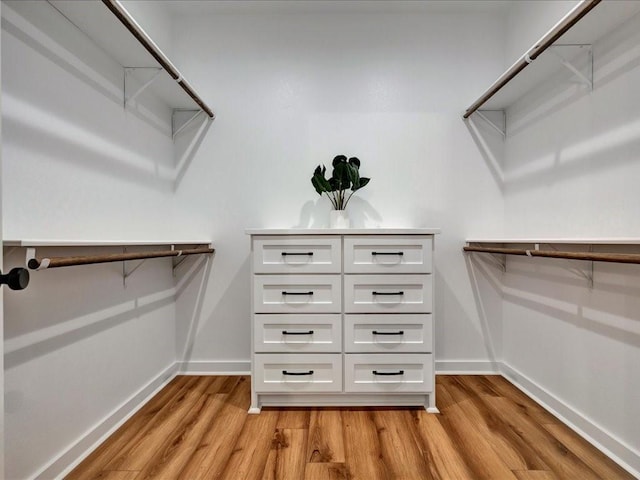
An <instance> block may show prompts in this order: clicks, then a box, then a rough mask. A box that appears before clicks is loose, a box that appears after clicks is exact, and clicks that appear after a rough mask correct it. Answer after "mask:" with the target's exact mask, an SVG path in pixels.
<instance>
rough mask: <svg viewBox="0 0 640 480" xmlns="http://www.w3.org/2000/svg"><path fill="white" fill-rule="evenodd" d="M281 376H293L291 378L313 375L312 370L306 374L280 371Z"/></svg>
mask: <svg viewBox="0 0 640 480" xmlns="http://www.w3.org/2000/svg"><path fill="white" fill-rule="evenodd" d="M282 374H283V375H293V376H298V377H299V376H302V375H313V370H309V371H308V372H288V371H286V370H282Z"/></svg>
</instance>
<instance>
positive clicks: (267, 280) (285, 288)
mask: <svg viewBox="0 0 640 480" xmlns="http://www.w3.org/2000/svg"><path fill="white" fill-rule="evenodd" d="M340 283H341V282H340V275H255V276H254V277H253V306H254V312H256V313H340V311H341V309H342V297H341V294H340Z"/></svg>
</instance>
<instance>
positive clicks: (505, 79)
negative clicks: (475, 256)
mask: <svg viewBox="0 0 640 480" xmlns="http://www.w3.org/2000/svg"><path fill="white" fill-rule="evenodd" d="M103 1H105V0H103ZM601 1H602V0H583V1H582V2H581V3H579V4H578V5H576V6H575V7H574V8H573V10H571V11H570V12H569V13H568V14H567V15H566V16H565V17H564V18H563V19H562V20H560V22H558V23H557V24H556V26H555V27H553V28H552V29H551V30H549V32H547V34H546V35H545V36H544V37H542V38H541V39H540V40H539V41H538V42H537V43H536V44H535V45H534V46H533V47H532V48H531V50H529V51H528V52H527V53H526V54H525V55H523V56H522V57H521V58H520V59H519V60H518V61H517V62H516V63H514V64H513V65H512V66H511V67H510V68H509V70H507V71H506V72H504V73H503V74H502V75H501V76H500V78H498V80H496V81H495V82H494V83H493V85H491V86H490V87H489V89H488V90H487V91H486V92H484V93H483V94H482V96H480V98H479V99H478V100H476V101H475V103H473V104H472V105H471V106H470V107H469V108H467V110H466V111H465V113H464V115H462V117H463V118H469V117H470V116H471V114H472V113H473V112H475V111H476V110H478V109H479V108H480V107H481V106H482V105H484V104H485V103H486V102H487V100H489V99H490V98H491V97H493V96H494V95H495V94H496V93H498V91H499V90H500V89H501V88H502V87H504V86H505V85H506V84H507V83H509V82H510V81H511V80H513V78H514V77H515V76H516V75H517V74H518V73H520V72H521V71H522V70H524V69H525V67H526V66H527V65H529V64H530V63H531V62H532V61H534V60H535V59H536V58H538V57H539V56H540V54H541V53H542V52H544V51H545V50H546V49H547V48H549V47H550V46H551V45H552V44H553V43H554V42H555V41H556V40H558V39H559V38H560V37H561V36H562V35H564V34H565V32H566V31H567V30H569V29H570V28H571V27H573V26H574V25H575V24H576V23H578V22H579V21H580V19H581V18H582V17H584V16H585V15H586V14H587V13H589V12H590V11H591V10H592V9H593V8H594V7H595V6H596V5H598V4H599V3H600V2H601Z"/></svg>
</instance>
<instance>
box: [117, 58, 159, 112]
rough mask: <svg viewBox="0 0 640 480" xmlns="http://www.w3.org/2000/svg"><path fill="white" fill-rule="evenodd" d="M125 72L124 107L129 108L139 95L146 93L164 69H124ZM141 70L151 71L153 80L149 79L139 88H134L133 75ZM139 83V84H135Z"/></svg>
mask: <svg viewBox="0 0 640 480" xmlns="http://www.w3.org/2000/svg"><path fill="white" fill-rule="evenodd" d="M123 70H124V107H125V108H127V106H128V105H130V104H131V102H133V101H134V100H135V99H136V97H137V96H138V95H140V94H141V93H142V92H144V91H145V90H146V89H147V88H148V87H149V86H150V85H151V84H152V83H153V82H154V81H155V80H156V79H157V78H158V76H159V75H160V74H161V73H162V71H163V69H162V68H161V67H123ZM139 70H143V71H150V72H152V73H153V74H152V76H151V78H149V79H148V80H147V81H146V82H144V83H143V84H142V85H141V86H139V87H138V88H134V86H133V85H132V83H133V80H132V76H133V75H132V74H133V73H134V72H137V71H139ZM135 83H139V82H137V81H136V82H135Z"/></svg>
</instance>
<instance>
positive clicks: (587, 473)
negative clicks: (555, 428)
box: [485, 397, 600, 480]
mask: <svg viewBox="0 0 640 480" xmlns="http://www.w3.org/2000/svg"><path fill="white" fill-rule="evenodd" d="M485 402H486V403H487V405H489V406H490V408H492V409H493V411H494V412H495V413H496V414H497V415H498V414H499V415H502V416H503V418H504V419H505V421H506V422H508V423H509V424H510V425H511V427H512V428H513V429H514V430H515V431H517V432H518V434H519V436H520V437H521V438H522V439H523V440H524V441H525V442H526V443H527V444H529V445H530V446H531V448H532V449H534V450H535V451H536V452H537V453H538V455H539V456H540V457H541V458H542V459H543V461H544V462H545V463H546V464H547V465H548V469H549V470H550V471H552V472H553V473H555V474H556V475H557V476H559V477H561V478H579V479H581V480H596V479H599V478H600V477H599V476H598V475H597V474H596V473H595V472H594V471H593V470H591V468H589V467H588V466H587V465H586V464H585V463H584V462H582V461H581V460H580V459H579V458H578V457H577V456H576V455H574V454H573V453H572V452H571V451H569V449H567V448H566V447H565V446H564V445H563V444H562V443H560V442H559V441H557V440H556V439H555V438H554V437H553V435H551V434H550V433H549V432H548V431H546V430H545V429H544V428H543V427H542V425H540V424H538V423H536V422H535V421H534V420H533V419H532V418H531V417H530V416H529V415H528V414H527V413H526V412H524V411H523V410H521V409H520V408H519V407H518V405H516V404H515V403H514V402H513V401H511V400H510V399H507V398H502V397H495V398H486V399H485Z"/></svg>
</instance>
